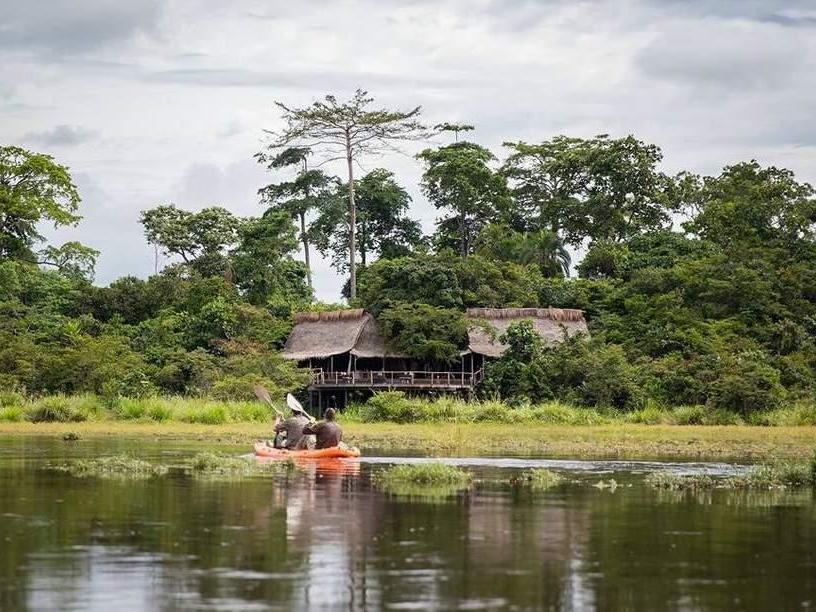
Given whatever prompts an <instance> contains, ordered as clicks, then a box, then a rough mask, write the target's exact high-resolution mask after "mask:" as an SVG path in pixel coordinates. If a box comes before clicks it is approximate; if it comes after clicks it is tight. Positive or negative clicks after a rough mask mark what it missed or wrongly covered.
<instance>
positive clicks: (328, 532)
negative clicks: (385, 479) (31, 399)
mask: <svg viewBox="0 0 816 612" xmlns="http://www.w3.org/2000/svg"><path fill="white" fill-rule="evenodd" d="M201 448H202V445H200V444H199V445H192V444H189V443H187V444H181V443H170V442H164V443H162V444H158V443H148V442H139V443H134V442H127V441H80V442H74V443H66V442H62V441H61V440H55V439H38V438H24V439H19V438H18V439H0V610H3V611H6V610H26V609H31V610H105V611H108V610H111V609H116V610H175V609H197V610H212V609H225V610H240V609H244V610H270V609H271V610H292V609H306V608H311V609H337V610H365V609H371V610H377V609H393V610H416V609H420V610H435V609H446V610H447V609H469V610H480V609H483V610H494V609H495V610H504V609H510V610H533V609H573V610H584V609H599V610H614V609H640V610H702V609H755V610H795V609H807V608H812V607H814V606H816V505H815V504H814V498H813V493H812V492H811V491H804V492H796V493H792V492H776V493H739V492H728V491H714V492H708V493H704V494H689V493H676V492H665V491H664V492H660V491H653V490H651V489H650V488H648V487H646V486H645V485H644V484H643V476H644V474H645V473H648V472H649V471H652V470H655V469H671V470H675V471H680V472H683V473H695V472H699V471H705V472H710V473H715V474H717V473H719V474H725V473H730V472H734V471H740V470H741V469H743V468H741V467H740V466H732V465H728V464H721V463H711V464H706V463H694V464H690V463H682V464H681V463H678V464H660V463H657V462H603V461H601V462H583V461H570V460H564V461H553V460H547V461H534V460H527V459H509V460H502V459H469V458H456V459H451V460H450V461H451V462H453V463H459V464H464V465H467V466H468V469H470V470H472V471H473V472H474V474H475V477H476V483H475V486H474V488H473V489H472V490H471V491H470V492H467V493H459V494H458V495H453V496H451V497H449V498H445V499H442V500H434V501H428V500H422V499H404V498H397V497H393V496H389V495H387V494H385V493H382V492H380V491H378V490H376V489H375V488H373V487H372V484H371V480H370V475H371V473H372V471H376V470H378V469H381V468H382V465H383V464H384V463H391V462H398V461H418V460H419V461H421V460H422V459H416V458H412V459H406V458H402V459H399V458H387V457H373V458H370V459H367V460H363V461H361V462H360V463H358V464H353V465H350V466H349V467H348V468H343V469H331V470H322V469H317V468H316V467H315V466H311V467H307V468H306V469H302V470H297V471H295V472H293V473H292V474H289V475H283V476H278V477H275V478H262V479H243V480H213V479H196V478H192V477H189V476H185V475H184V474H182V473H181V472H171V473H170V474H169V475H167V476H164V477H161V478H155V479H150V480H136V481H133V480H130V481H120V480H101V479H95V478H75V477H72V476H70V475H68V474H64V473H59V472H54V471H52V470H47V469H44V467H45V466H46V465H48V464H54V463H60V462H64V461H66V460H69V459H71V458H72V457H89V456H101V455H106V454H113V453H117V452H122V451H128V452H131V453H133V454H136V455H138V456H142V457H144V458H147V459H151V460H161V461H163V462H166V463H170V464H172V463H174V462H175V463H178V462H181V461H183V459H184V457H185V456H188V455H189V454H190V453H193V452H196V451H198V450H201ZM222 450H223V447H222ZM230 450H234V451H235V452H236V453H238V452H239V450H238V449H235V448H231V449H230ZM530 465H543V466H547V467H550V468H551V469H554V470H556V471H558V472H560V473H561V474H563V475H565V476H567V477H568V479H569V482H568V484H566V485H563V486H560V487H558V488H556V489H553V490H550V491H548V492H544V493H539V494H533V493H531V492H530V491H528V490H524V489H520V488H518V487H512V486H510V485H508V484H506V482H507V481H508V480H509V479H511V478H512V477H513V476H514V475H517V474H518V473H519V470H521V469H523V468H525V467H528V466H530ZM611 480H614V481H615V484H614V485H613V484H612V483H611V482H610V481H611ZM599 482H602V483H603V484H602V485H601V486H598V483H599Z"/></svg>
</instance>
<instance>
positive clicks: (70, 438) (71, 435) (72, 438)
mask: <svg viewBox="0 0 816 612" xmlns="http://www.w3.org/2000/svg"><path fill="white" fill-rule="evenodd" d="M62 439H63V440H65V441H66V442H76V441H77V440H79V439H80V436H79V434H78V433H77V432H75V431H66V432H65V433H64V434H62Z"/></svg>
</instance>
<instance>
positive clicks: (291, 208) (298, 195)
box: [255, 147, 333, 287]
mask: <svg viewBox="0 0 816 612" xmlns="http://www.w3.org/2000/svg"><path fill="white" fill-rule="evenodd" d="M274 151H275V149H274V148H273V149H272V150H271V151H269V150H267V151H262V152H261V153H258V154H257V155H256V156H255V157H256V159H257V160H258V161H259V162H260V163H262V164H265V165H266V167H267V168H268V169H269V170H276V169H280V168H287V167H292V166H298V167H299V171H298V173H297V176H296V177H295V178H294V180H292V181H284V182H282V183H272V184H270V185H267V186H266V187H262V188H261V189H259V190H258V193H259V194H260V196H261V201H262V202H264V203H265V204H267V205H268V206H269V209H270V210H283V211H285V212H287V213H289V214H290V215H292V216H293V217H296V218H297V219H298V220H299V221H300V241H301V243H302V244H303V259H304V261H305V263H306V280H307V282H308V283H309V287H311V286H312V266H311V262H310V256H309V234H308V232H307V230H306V215H307V214H308V213H309V211H311V210H313V209H315V208H320V207H322V206H323V205H324V203H325V201H326V199H327V198H329V197H331V196H332V190H331V186H332V183H333V181H332V179H331V177H329V176H327V175H326V174H325V173H324V172H323V171H322V170H315V169H309V160H308V158H309V155H310V154H311V150H310V149H309V148H308V147H289V148H287V149H284V150H283V151H281V152H279V153H274Z"/></svg>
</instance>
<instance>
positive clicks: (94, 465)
mask: <svg viewBox="0 0 816 612" xmlns="http://www.w3.org/2000/svg"><path fill="white" fill-rule="evenodd" d="M58 469H60V470H61V471H65V472H68V473H69V474H71V475H72V476H76V477H77V478H117V479H143V478H153V477H156V476H163V475H164V474H166V473H167V466H163V465H154V464H152V463H149V462H147V461H143V460H141V459H136V458H135V457H131V456H129V455H114V456H112V457H102V458H100V459H79V460H77V461H74V462H72V463H70V464H68V465H67V466H63V467H60V468H58Z"/></svg>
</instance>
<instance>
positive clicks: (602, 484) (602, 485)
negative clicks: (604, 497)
mask: <svg viewBox="0 0 816 612" xmlns="http://www.w3.org/2000/svg"><path fill="white" fill-rule="evenodd" d="M592 486H593V487H595V488H596V489H600V490H601V491H603V490H605V489H608V490H609V491H611V492H613V493H614V492H615V489H617V488H618V486H620V485H618V481H617V480H615V479H614V478H610V479H609V480H599V481H598V482H596V483H595V484H594V485H592Z"/></svg>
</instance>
